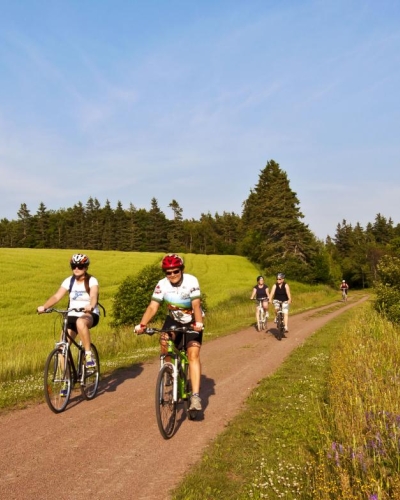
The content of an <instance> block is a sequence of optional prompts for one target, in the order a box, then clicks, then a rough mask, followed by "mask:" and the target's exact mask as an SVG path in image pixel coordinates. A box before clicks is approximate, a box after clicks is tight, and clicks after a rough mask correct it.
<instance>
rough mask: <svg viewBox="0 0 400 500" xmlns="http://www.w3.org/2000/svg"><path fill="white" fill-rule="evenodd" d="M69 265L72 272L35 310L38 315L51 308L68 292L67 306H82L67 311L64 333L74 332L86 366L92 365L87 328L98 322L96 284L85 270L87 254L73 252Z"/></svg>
mask: <svg viewBox="0 0 400 500" xmlns="http://www.w3.org/2000/svg"><path fill="white" fill-rule="evenodd" d="M69 264H70V266H71V269H72V273H73V275H72V276H68V278H65V280H64V281H63V282H62V283H61V286H60V288H59V289H58V291H57V292H56V293H55V294H54V295H52V296H51V297H50V298H48V299H47V300H46V302H45V303H44V304H43V305H42V306H39V307H38V308H37V312H38V313H39V314H41V313H44V312H45V311H46V309H49V308H50V307H53V306H54V305H55V304H57V302H59V301H60V300H61V299H62V298H63V297H64V295H65V294H66V293H68V292H69V305H68V308H76V309H81V308H83V309H84V311H82V312H77V311H70V312H69V314H68V334H69V335H71V337H72V338H75V337H76V335H77V334H79V335H80V338H81V340H82V344H83V347H84V349H85V360H86V367H87V368H94V367H95V366H96V359H95V357H94V356H92V351H91V348H90V342H91V340H90V329H91V328H93V327H95V326H96V325H97V324H98V322H99V317H100V312H99V305H98V297H99V283H98V281H97V279H96V278H95V277H94V276H91V275H90V274H89V273H88V272H87V271H88V267H89V264H90V259H89V257H88V256H87V255H85V254H82V253H76V254H74V255H73V256H72V257H71V260H70V263H69Z"/></svg>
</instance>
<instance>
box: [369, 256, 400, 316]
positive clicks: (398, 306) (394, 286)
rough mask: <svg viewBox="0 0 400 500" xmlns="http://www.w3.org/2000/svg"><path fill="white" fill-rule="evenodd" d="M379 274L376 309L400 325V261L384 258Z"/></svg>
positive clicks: (380, 263) (379, 266)
mask: <svg viewBox="0 0 400 500" xmlns="http://www.w3.org/2000/svg"><path fill="white" fill-rule="evenodd" d="M377 272H378V278H377V280H376V282H375V291H376V301H375V308H376V310H377V311H379V312H380V313H381V314H383V315H384V316H385V317H386V318H387V319H388V320H389V321H392V322H393V323H400V259H399V258H397V257H391V256H389V255H385V256H383V257H382V258H381V260H380V261H379V264H378V266H377Z"/></svg>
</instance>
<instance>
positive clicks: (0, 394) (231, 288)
mask: <svg viewBox="0 0 400 500" xmlns="http://www.w3.org/2000/svg"><path fill="white" fill-rule="evenodd" d="M76 251H79V250H76ZM74 252H75V251H74V250H47V249H46V250H39V249H35V250H32V249H7V248H1V249H0V259H1V262H2V270H3V273H2V282H1V284H0V303H1V304H2V333H1V337H0V408H5V407H9V406H13V405H16V404H18V405H21V404H24V403H25V402H26V401H30V400H31V399H32V397H33V396H32V394H33V395H36V398H37V399H39V400H40V398H42V393H41V388H40V377H41V373H42V372H43V366H44V363H45V360H46V357H47V355H48V353H49V352H50V350H51V349H52V348H53V345H54V342H55V341H56V340H58V336H59V331H60V321H59V318H58V316H56V315H55V314H52V315H37V314H36V308H37V306H38V305H40V304H43V303H44V302H45V300H46V299H47V298H48V297H50V296H51V295H52V294H53V293H55V291H56V290H57V289H58V288H59V286H60V284H61V282H62V281H63V279H64V278H65V277H66V276H68V275H70V274H71V273H70V269H69V259H70V257H71V255H72V254H73V253H74ZM87 253H88V255H89V257H90V259H91V266H90V272H91V273H92V274H93V275H94V276H96V277H97V278H98V280H99V284H100V301H101V303H102V304H103V305H104V306H105V308H106V310H107V316H106V317H105V318H104V317H101V320H100V323H99V325H98V326H97V327H96V328H94V329H93V330H92V340H93V342H94V343H95V344H96V346H97V347H98V350H99V353H100V358H101V363H102V370H103V373H107V372H110V371H112V370H115V369H118V368H124V367H127V366H131V365H132V364H133V363H138V362H142V361H144V360H146V359H150V358H152V357H154V356H156V354H157V352H158V348H159V346H158V344H157V339H154V338H153V339H150V338H148V337H147V336H142V337H140V338H138V337H136V336H134V335H133V334H132V328H125V329H120V330H115V329H113V328H111V326H110V322H111V321H112V310H113V297H114V295H115V293H116V291H117V290H118V287H119V285H120V284H121V283H122V281H123V280H124V279H125V278H126V277H127V276H133V275H135V274H137V273H138V272H139V271H140V270H141V269H142V268H143V267H144V266H146V265H149V264H153V263H155V262H160V261H161V258H162V254H158V253H135V252H133V253H130V252H103V251H95V250H91V251H88V252H87ZM183 257H184V259H185V263H186V272H188V273H192V274H194V275H196V276H197V277H198V278H199V281H200V286H201V289H202V291H203V292H204V293H205V294H206V297H207V306H208V310H207V314H206V318H205V324H206V330H205V341H208V340H210V339H212V338H215V337H217V336H220V335H226V334H229V333H231V332H233V331H237V330H238V329H240V328H243V327H247V326H249V325H251V324H252V323H253V322H254V320H255V319H254V317H255V304H254V303H252V302H250V300H249V298H250V295H251V291H252V288H253V286H254V285H255V280H256V276H257V275H258V274H259V273H260V271H259V269H257V268H256V267H255V266H254V265H253V264H251V263H250V262H249V261H248V260H247V259H245V258H244V257H239V256H220V255H191V254H188V255H183ZM289 281H290V280H289ZM273 282H274V278H273V277H268V276H267V277H266V283H268V284H269V286H270V287H271V286H272V284H273ZM290 285H291V289H292V294H293V297H294V303H293V307H292V312H293V313H296V312H299V311H302V310H305V309H309V308H311V307H316V306H318V305H321V304H324V303H329V302H332V301H333V300H337V298H338V292H337V291H335V290H332V289H330V288H329V287H326V286H305V285H301V284H298V283H295V282H293V283H292V282H290ZM67 302H68V299H67V298H65V299H63V301H62V302H60V303H59V304H58V306H59V307H63V306H66V305H67ZM24 380H37V381H38V382H37V383H35V384H32V385H34V386H35V387H37V389H36V390H33V389H29V393H27V395H26V396H24V395H23V394H21V391H20V390H19V389H18V390H15V391H14V390H13V387H14V385H17V387H20V386H23V385H24V382H23V381H24Z"/></svg>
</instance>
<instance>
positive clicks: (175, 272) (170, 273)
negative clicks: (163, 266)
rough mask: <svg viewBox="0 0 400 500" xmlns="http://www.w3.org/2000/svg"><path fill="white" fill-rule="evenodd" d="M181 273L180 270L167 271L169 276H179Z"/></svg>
mask: <svg viewBox="0 0 400 500" xmlns="http://www.w3.org/2000/svg"><path fill="white" fill-rule="evenodd" d="M180 272H181V270H180V269H175V271H165V274H166V275H167V276H171V275H172V274H179V273H180Z"/></svg>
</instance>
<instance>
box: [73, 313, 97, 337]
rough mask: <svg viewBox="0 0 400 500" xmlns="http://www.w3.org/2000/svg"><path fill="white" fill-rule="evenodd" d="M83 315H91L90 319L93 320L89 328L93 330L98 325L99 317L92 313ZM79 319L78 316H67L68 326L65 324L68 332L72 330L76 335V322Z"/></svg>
mask: <svg viewBox="0 0 400 500" xmlns="http://www.w3.org/2000/svg"><path fill="white" fill-rule="evenodd" d="M85 314H91V315H92V318H93V324H92V326H91V327H90V328H94V327H95V326H96V325H98V324H99V319H100V318H99V315H98V314H94V313H85ZM78 318H80V316H68V324H67V328H68V329H69V330H72V331H74V332H75V333H78V330H77V329H76V320H77V319H78Z"/></svg>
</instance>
